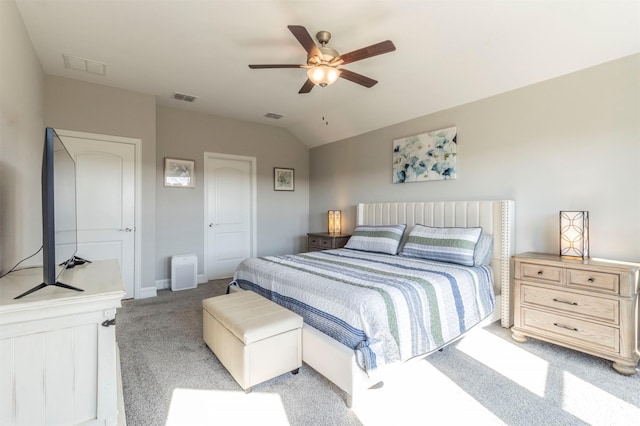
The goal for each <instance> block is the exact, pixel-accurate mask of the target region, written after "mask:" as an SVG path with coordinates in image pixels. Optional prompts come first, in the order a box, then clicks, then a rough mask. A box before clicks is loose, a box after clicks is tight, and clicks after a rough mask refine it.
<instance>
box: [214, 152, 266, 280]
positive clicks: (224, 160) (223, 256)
mask: <svg viewBox="0 0 640 426" xmlns="http://www.w3.org/2000/svg"><path fill="white" fill-rule="evenodd" d="M205 186H206V187H205V193H206V206H205V208H206V211H205V219H206V223H205V235H206V239H205V263H206V264H205V269H206V274H207V279H208V280H213V279H218V278H226V277H230V276H232V275H233V272H234V271H235V269H236V267H237V266H238V264H239V263H240V262H241V261H242V260H244V259H246V258H248V257H251V256H254V255H255V236H254V233H255V225H254V224H255V195H254V194H255V189H254V188H255V158H252V157H237V156H226V155H217V154H205Z"/></svg>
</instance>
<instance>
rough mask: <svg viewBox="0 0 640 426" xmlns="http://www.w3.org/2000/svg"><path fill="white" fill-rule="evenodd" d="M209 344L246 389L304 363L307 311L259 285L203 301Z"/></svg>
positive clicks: (204, 332)
mask: <svg viewBox="0 0 640 426" xmlns="http://www.w3.org/2000/svg"><path fill="white" fill-rule="evenodd" d="M202 308H203V312H202V315H203V335H204V341H205V343H206V344H207V346H208V347H209V348H210V349H211V350H212V351H213V353H214V354H215V355H216V356H217V357H218V359H219V360H220V362H221V363H222V365H224V367H225V368H226V369H227V371H229V373H230V374H231V376H233V378H234V379H235V381H236V382H238V384H239V385H240V387H242V389H244V390H245V391H247V392H248V391H250V390H251V388H252V387H253V386H255V385H257V384H259V383H262V382H264V381H266V380H269V379H272V378H274V377H276V376H279V375H281V374H284V373H287V372H289V371H291V372H292V373H294V374H296V373H297V372H298V369H299V368H300V366H301V365H302V317H301V316H299V315H297V314H295V313H293V312H291V311H289V310H288V309H286V308H283V307H282V306H280V305H278V304H276V303H274V302H272V301H270V300H268V299H265V298H264V297H262V296H260V295H258V294H257V293H254V292H253V291H241V292H236V293H231V294H225V295H223V296H216V297H211V298H209V299H205V300H203V301H202Z"/></svg>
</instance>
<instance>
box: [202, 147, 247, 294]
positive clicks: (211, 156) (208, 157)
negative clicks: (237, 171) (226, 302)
mask: <svg viewBox="0 0 640 426" xmlns="http://www.w3.org/2000/svg"><path fill="white" fill-rule="evenodd" d="M212 159H223V160H237V161H247V162H249V164H250V165H251V178H250V182H251V184H250V185H251V195H250V197H251V201H250V202H251V206H250V207H249V210H250V214H251V237H250V238H251V255H250V257H256V256H257V252H258V248H257V247H258V191H257V188H258V183H257V160H256V157H249V156H246V155H233V154H220V153H217V152H205V153H204V167H203V173H204V175H203V178H202V180H203V181H204V223H203V235H204V259H203V263H204V266H203V270H204V279H205V280H206V278H207V277H208V276H209V271H208V264H207V263H208V262H207V259H208V258H209V257H208V247H207V246H208V244H207V228H208V226H209V224H208V222H207V206H208V205H209V203H208V196H209V195H208V194H209V191H208V188H207V181H208V179H207V176H206V172H207V168H208V167H207V166H208V163H209V161H211V160H212ZM198 282H199V281H198ZM204 282H206V281H204Z"/></svg>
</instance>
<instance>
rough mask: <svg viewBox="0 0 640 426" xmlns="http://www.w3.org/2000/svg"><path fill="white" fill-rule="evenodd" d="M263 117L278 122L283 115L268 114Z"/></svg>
mask: <svg viewBox="0 0 640 426" xmlns="http://www.w3.org/2000/svg"><path fill="white" fill-rule="evenodd" d="M264 116H265V117H267V118H273V119H274V120H280V119H281V118H282V117H284V115H282V114H277V113H275V112H268V113H266V114H265V115H264Z"/></svg>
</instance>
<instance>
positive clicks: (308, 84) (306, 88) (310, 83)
mask: <svg viewBox="0 0 640 426" xmlns="http://www.w3.org/2000/svg"><path fill="white" fill-rule="evenodd" d="M313 86H315V84H313V81H311V80H309V79H307V81H305V82H304V84H303V85H302V87H301V88H300V90H299V91H298V93H309V92H310V91H311V89H313Z"/></svg>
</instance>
